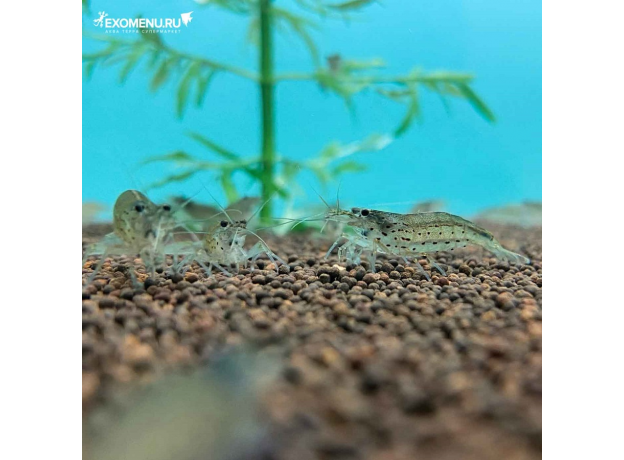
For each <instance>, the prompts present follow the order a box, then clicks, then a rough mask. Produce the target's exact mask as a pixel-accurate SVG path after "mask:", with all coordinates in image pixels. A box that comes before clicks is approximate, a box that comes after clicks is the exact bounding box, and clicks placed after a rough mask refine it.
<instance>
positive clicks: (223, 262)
mask: <svg viewBox="0 0 624 460" xmlns="http://www.w3.org/2000/svg"><path fill="white" fill-rule="evenodd" d="M211 196H212V194H211ZM212 198H213V200H215V202H216V203H217V206H219V209H220V210H221V211H220V212H221V213H222V215H223V216H225V217H226V218H227V220H222V221H220V222H218V223H216V224H213V225H212V226H211V227H210V228H209V229H208V230H207V231H205V232H198V234H204V235H205V236H204V237H203V239H202V240H201V241H198V242H196V243H191V244H182V245H181V246H179V247H178V249H177V252H178V253H179V254H183V255H184V258H183V259H182V262H181V263H180V264H178V266H177V267H176V269H177V270H181V271H185V270H187V269H188V267H189V266H190V263H191V262H192V261H195V262H197V263H198V264H199V265H200V266H201V267H202V268H203V269H204V271H205V272H206V274H207V275H208V276H210V275H211V274H212V269H213V268H217V269H218V270H220V271H221V272H222V273H224V274H226V275H228V276H229V275H231V273H230V272H229V271H228V270H226V268H225V267H228V268H230V267H234V271H235V272H237V271H238V269H239V267H240V266H241V265H243V266H245V267H247V266H248V265H249V263H251V264H253V263H254V262H255V261H256V260H257V259H258V258H259V257H260V256H261V255H262V254H266V256H267V257H268V258H269V259H270V260H271V262H273V263H274V264H275V265H277V262H280V263H281V264H282V265H285V266H288V264H287V263H286V262H284V261H283V260H282V259H281V258H280V257H278V256H277V254H275V253H274V252H273V251H271V249H270V248H269V246H268V245H267V244H266V242H265V241H264V240H263V239H262V238H260V236H259V235H258V234H257V233H254V232H253V231H251V230H250V229H249V228H247V225H248V221H247V220H245V219H241V220H236V221H235V220H232V218H231V217H230V214H229V213H228V211H227V210H226V209H224V208H223V206H221V205H220V204H219V203H218V202H217V201H216V199H215V198H214V197H212ZM266 203H268V201H267V202H265V203H264V204H263V205H262V206H260V207H259V208H258V209H257V210H256V212H254V213H253V214H252V215H251V216H250V218H249V220H252V219H253V218H254V217H255V216H256V215H257V214H258V213H259V212H260V211H261V210H262V208H263V207H264V205H265V204H266ZM232 211H234V210H231V211H230V212H232ZM248 235H253V236H255V237H256V238H258V242H257V243H256V244H255V245H254V246H252V247H251V248H250V249H245V247H244V246H245V240H246V238H247V236H248Z"/></svg>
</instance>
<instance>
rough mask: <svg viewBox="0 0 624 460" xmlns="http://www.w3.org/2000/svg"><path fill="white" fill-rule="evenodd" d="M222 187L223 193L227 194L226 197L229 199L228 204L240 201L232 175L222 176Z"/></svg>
mask: <svg viewBox="0 0 624 460" xmlns="http://www.w3.org/2000/svg"><path fill="white" fill-rule="evenodd" d="M220 180H221V187H223V192H224V193H225V197H226V198H227V201H228V203H234V202H235V201H237V200H238V192H237V191H236V186H235V185H234V181H233V180H232V176H231V175H230V174H225V173H224V174H222V175H221V177H220Z"/></svg>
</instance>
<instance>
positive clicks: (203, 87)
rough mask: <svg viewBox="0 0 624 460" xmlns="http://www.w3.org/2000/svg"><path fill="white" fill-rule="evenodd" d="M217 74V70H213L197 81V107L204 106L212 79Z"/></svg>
mask: <svg viewBox="0 0 624 460" xmlns="http://www.w3.org/2000/svg"><path fill="white" fill-rule="evenodd" d="M216 73H217V71H216V70H212V69H211V70H210V71H208V74H206V75H204V76H203V77H200V78H198V79H197V94H196V96H195V107H201V106H202V105H203V104H204V99H205V98H206V92H207V90H208V85H209V84H210V82H211V81H212V78H213V77H214V76H215V74H216Z"/></svg>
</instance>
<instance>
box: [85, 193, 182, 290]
mask: <svg viewBox="0 0 624 460" xmlns="http://www.w3.org/2000/svg"><path fill="white" fill-rule="evenodd" d="M176 226H177V224H176V221H175V219H174V217H173V213H172V211H171V206H170V205H168V204H163V205H160V206H159V205H156V204H154V203H153V202H152V201H150V199H149V198H147V197H146V196H145V195H144V194H143V193H141V192H139V191H137V190H126V191H125V192H123V193H122V194H121V195H119V197H118V198H117V201H116V202H115V206H114V208H113V230H114V231H113V233H109V234H108V235H106V236H105V237H104V238H103V240H102V241H100V242H99V243H96V244H94V245H91V246H89V247H88V248H87V249H86V251H85V255H84V257H83V265H84V263H85V261H86V259H87V258H88V257H90V256H93V255H100V256H101V260H100V262H99V263H98V265H97V266H96V268H95V269H94V270H93V273H92V274H91V276H90V278H89V282H91V281H92V280H93V278H95V276H96V275H97V273H98V272H99V271H100V269H101V268H102V265H103V264H104V261H105V259H106V258H107V257H108V256H111V255H123V254H132V255H136V254H138V255H139V257H140V258H141V259H142V260H143V262H144V263H145V267H146V269H147V270H148V271H149V272H150V273H151V275H152V277H154V276H155V271H156V267H157V266H159V265H162V264H163V263H164V260H165V246H166V245H167V244H168V243H169V242H170V241H171V238H172V231H173V229H174V228H175V227H176ZM130 276H131V277H132V282H133V284H137V280H136V276H135V273H134V272H133V271H131V272H130Z"/></svg>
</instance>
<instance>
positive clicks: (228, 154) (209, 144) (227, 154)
mask: <svg viewBox="0 0 624 460" xmlns="http://www.w3.org/2000/svg"><path fill="white" fill-rule="evenodd" d="M188 135H189V137H191V138H192V139H194V140H196V141H197V142H199V143H200V144H202V145H203V146H204V147H206V148H207V149H209V150H212V151H213V152H215V153H216V154H217V155H219V156H221V157H223V158H225V159H228V160H232V161H238V160H240V157H239V156H238V155H237V154H235V153H234V152H232V151H230V150H228V149H226V148H224V147H221V146H220V145H219V144H216V143H214V142H213V141H211V140H210V139H208V138H206V137H204V136H202V135H201V134H199V133H189V134H188Z"/></svg>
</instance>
